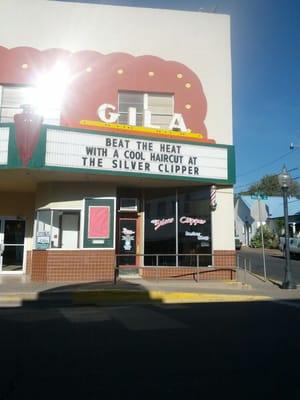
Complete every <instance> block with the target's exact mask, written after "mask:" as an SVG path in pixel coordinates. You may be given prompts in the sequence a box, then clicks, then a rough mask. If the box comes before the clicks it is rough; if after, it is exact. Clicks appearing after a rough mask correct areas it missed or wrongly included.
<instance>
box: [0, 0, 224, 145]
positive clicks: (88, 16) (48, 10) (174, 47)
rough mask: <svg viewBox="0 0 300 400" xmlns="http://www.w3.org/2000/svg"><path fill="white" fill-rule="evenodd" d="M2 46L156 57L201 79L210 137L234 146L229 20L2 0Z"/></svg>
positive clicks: (205, 15)
mask: <svg viewBox="0 0 300 400" xmlns="http://www.w3.org/2000/svg"><path fill="white" fill-rule="evenodd" d="M0 45H2V46H5V47H8V48H12V47H17V46H30V47H35V48H37V49H40V50H43V49H47V48H63V49H68V50H71V51H78V50H95V51H99V52H101V53H103V54H107V53H111V52H126V53H130V54H132V55H135V56H137V55H146V54H151V55H155V56H158V57H161V58H163V59H166V60H173V61H178V62H182V63H184V64H185V65H187V66H188V67H189V68H191V69H192V70H193V71H194V72H195V73H196V74H197V75H198V76H199V78H200V80H201V82H202V84H203V88H204V93H205V95H206V98H207V102H208V113H207V117H206V121H205V123H206V126H207V129H208V136H209V137H210V138H213V139H215V140H216V142H217V143H224V144H232V97H231V56H230V20H229V16H226V15H219V14H208V13H201V12H184V11H174V10H159V9H150V8H147V9H146V8H134V7H119V6H107V5H96V4H79V3H63V2H54V1H47V0H1V1H0Z"/></svg>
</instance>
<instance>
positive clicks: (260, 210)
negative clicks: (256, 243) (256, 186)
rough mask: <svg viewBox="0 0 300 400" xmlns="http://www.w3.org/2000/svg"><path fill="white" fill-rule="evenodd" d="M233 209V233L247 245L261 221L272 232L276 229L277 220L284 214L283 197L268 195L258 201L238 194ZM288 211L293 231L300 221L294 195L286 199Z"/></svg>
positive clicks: (297, 200)
mask: <svg viewBox="0 0 300 400" xmlns="http://www.w3.org/2000/svg"><path fill="white" fill-rule="evenodd" d="M234 210H235V233H236V235H237V236H239V238H240V240H241V242H242V244H243V245H244V246H249V245H250V244H251V239H252V237H253V236H254V235H255V233H256V230H257V228H258V227H259V226H260V225H261V223H262V224H263V225H264V224H267V225H268V226H269V227H270V229H272V230H273V231H274V232H277V231H278V225H277V221H278V220H282V219H283V216H284V213H283V198H282V197H280V196H269V197H268V198H267V200H259V201H258V200H256V199H253V198H252V197H251V196H243V195H239V196H237V197H236V199H235V207H234ZM288 212H289V222H290V226H291V228H292V230H293V229H294V231H295V229H296V224H297V223H298V222H300V200H299V199H297V198H295V197H290V198H289V199H288ZM293 227H294V228H293ZM279 233H280V232H279Z"/></svg>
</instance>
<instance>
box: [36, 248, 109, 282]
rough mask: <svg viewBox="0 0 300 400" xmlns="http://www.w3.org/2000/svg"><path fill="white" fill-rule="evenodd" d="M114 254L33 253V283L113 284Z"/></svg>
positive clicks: (92, 251) (69, 251) (94, 252)
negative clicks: (98, 282) (109, 282)
mask: <svg viewBox="0 0 300 400" xmlns="http://www.w3.org/2000/svg"><path fill="white" fill-rule="evenodd" d="M114 261H115V257H114V251H113V250H103V251H98V250H76V251H72V250H61V251H43V250H33V251H32V265H31V279H32V280H33V281H52V282H55V281H64V282H71V281H72V282H74V281H79V282H83V281H113V277H114Z"/></svg>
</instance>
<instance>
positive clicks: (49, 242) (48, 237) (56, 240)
mask: <svg viewBox="0 0 300 400" xmlns="http://www.w3.org/2000/svg"><path fill="white" fill-rule="evenodd" d="M79 234H80V211H73V210H39V211H38V212H37V230H36V248H37V249H77V248H79V236H80V235H79Z"/></svg>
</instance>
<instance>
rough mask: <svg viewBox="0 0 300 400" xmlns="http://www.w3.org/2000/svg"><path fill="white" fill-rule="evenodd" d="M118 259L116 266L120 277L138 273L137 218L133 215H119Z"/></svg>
mask: <svg viewBox="0 0 300 400" xmlns="http://www.w3.org/2000/svg"><path fill="white" fill-rule="evenodd" d="M117 235H118V240H117V243H118V248H117V249H118V250H117V251H118V257H117V265H118V267H120V270H119V274H120V275H131V274H136V273H138V268H134V267H137V259H138V257H137V256H136V253H137V249H138V247H139V246H138V242H137V241H138V217H137V215H135V214H134V215H133V214H129V215H126V214H120V215H119V216H118V229H117Z"/></svg>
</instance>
